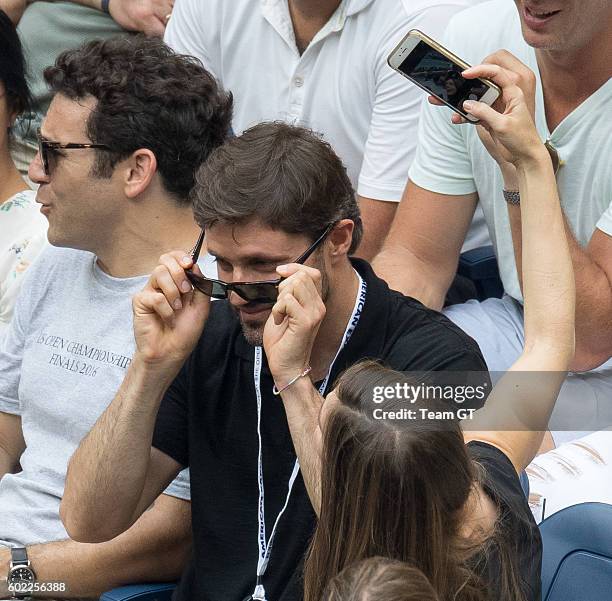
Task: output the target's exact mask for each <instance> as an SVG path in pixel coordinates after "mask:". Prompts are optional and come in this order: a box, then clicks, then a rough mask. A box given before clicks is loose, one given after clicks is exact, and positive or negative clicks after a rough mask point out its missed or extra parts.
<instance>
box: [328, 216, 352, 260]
mask: <svg viewBox="0 0 612 601" xmlns="http://www.w3.org/2000/svg"><path fill="white" fill-rule="evenodd" d="M354 229H355V223H354V222H353V220H352V219H342V220H340V221H339V222H338V223H337V224H336V225H335V227H334V229H333V230H332V231H331V232H330V234H329V238H328V240H329V242H330V245H329V246H330V250H331V260H332V262H334V261H336V260H340V259H344V258H345V257H346V255H347V254H348V251H349V249H350V248H351V244H352V242H353V230H354Z"/></svg>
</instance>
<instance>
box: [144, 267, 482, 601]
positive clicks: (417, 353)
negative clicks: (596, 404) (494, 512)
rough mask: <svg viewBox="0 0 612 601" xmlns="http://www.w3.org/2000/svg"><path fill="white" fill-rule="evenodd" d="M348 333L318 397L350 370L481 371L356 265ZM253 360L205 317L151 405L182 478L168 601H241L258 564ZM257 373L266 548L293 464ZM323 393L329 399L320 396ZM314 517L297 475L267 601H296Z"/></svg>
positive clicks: (427, 316)
mask: <svg viewBox="0 0 612 601" xmlns="http://www.w3.org/2000/svg"><path fill="white" fill-rule="evenodd" d="M352 262H353V266H354V267H355V268H356V269H357V271H358V272H359V273H360V275H361V276H362V278H363V279H364V280H365V282H366V283H367V295H366V300H365V303H364V306H363V310H362V313H361V317H360V319H359V322H358V324H357V326H356V328H355V330H354V332H353V334H352V336H351V338H350V340H349V342H348V344H347V345H346V346H345V347H344V349H343V350H342V351H341V352H340V354H339V356H338V358H337V359H336V362H335V364H334V368H333V371H332V374H331V377H330V380H329V382H330V385H329V386H331V385H332V383H333V382H334V380H335V379H336V378H337V376H338V375H339V374H340V373H341V372H342V371H344V369H346V368H347V367H349V366H351V365H353V364H354V363H356V362H357V361H359V360H360V359H365V358H376V359H381V360H383V362H384V363H385V364H387V365H389V366H390V367H392V368H394V369H398V370H418V371H421V370H422V371H427V370H450V371H483V370H486V365H485V362H484V360H483V358H482V355H481V353H480V349H479V348H478V346H477V344H476V343H475V342H474V340H472V339H471V338H470V337H469V336H467V334H465V333H464V332H463V331H462V330H460V329H459V328H458V327H456V326H455V325H454V324H453V323H451V322H450V321H449V320H448V319H447V318H446V317H444V316H443V315H441V314H440V313H437V312H435V311H431V310H429V309H427V308H426V307H424V306H423V305H422V304H421V303H419V302H418V301H416V300H414V299H412V298H408V297H405V296H403V295H402V294H400V293H398V292H395V291H391V290H389V288H388V286H387V285H386V284H385V282H384V281H382V280H381V279H379V278H378V277H376V275H375V274H374V272H373V271H372V269H371V267H370V266H369V265H368V264H367V263H366V262H364V261H360V260H353V261H352ZM253 367H254V350H253V347H252V346H250V345H249V344H248V343H247V342H246V340H245V339H244V337H243V335H242V333H241V329H240V324H239V321H238V319H237V318H236V317H235V315H234V313H233V311H232V310H231V308H230V307H229V305H228V303H227V302H226V301H217V302H214V303H212V306H211V312H210V315H209V318H208V321H207V323H206V326H205V328H204V332H203V333H202V337H201V338H200V341H199V343H198V344H197V346H196V348H195V349H194V351H193V353H192V355H191V356H190V358H189V359H188V360H187V362H186V363H185V365H184V366H183V369H182V370H181V372H180V373H179V375H178V376H177V378H176V380H175V381H174V382H173V384H172V385H171V386H170V388H169V389H168V391H167V392H166V394H165V396H164V399H163V401H162V404H161V407H160V410H159V415H158V419H157V424H156V428H155V433H154V437H153V445H154V446H155V447H157V448H158V449H159V450H161V451H163V452H164V453H166V454H167V455H169V456H170V457H172V458H174V459H175V460H176V461H178V462H179V463H180V464H181V465H183V466H189V468H190V470H191V502H192V521H193V537H194V541H193V557H192V560H191V563H190V565H189V566H188V568H187V570H186V572H185V573H184V574H183V577H182V579H181V583H180V585H179V588H178V590H177V593H176V594H175V599H177V600H180V601H192V600H194V599H197V600H198V601H242V600H243V599H244V598H245V597H246V596H247V595H250V594H251V593H252V592H253V589H254V586H255V575H256V567H257V558H258V499H259V488H258V478H257V466H258V462H257V457H258V439H257V401H256V396H255V387H254V381H253ZM273 385H274V382H273V380H272V377H271V375H270V371H269V369H268V366H267V363H266V361H265V356H264V363H263V366H262V370H261V394H262V414H261V436H262V441H263V444H262V448H263V450H262V456H263V460H262V461H263V476H264V484H265V521H266V536H267V537H269V535H270V532H271V531H272V527H273V524H274V521H275V520H276V517H277V515H278V513H279V512H280V510H281V508H282V506H283V504H284V502H285V498H286V494H287V486H288V482H289V477H290V475H291V471H292V469H293V465H294V462H295V459H296V455H295V451H294V449H293V444H292V440H291V435H290V432H289V426H288V424H287V419H286V415H285V411H284V407H283V404H282V401H281V400H280V398H279V397H276V396H273V395H272V387H273ZM328 389H329V387H328ZM314 526H315V515H314V513H313V509H312V506H311V504H310V501H309V499H308V495H307V493H306V489H305V486H304V482H303V480H302V477H301V474H299V475H298V477H297V479H296V481H295V484H294V487H293V490H292V493H291V497H290V500H289V504H288V506H287V509H286V511H285V513H284V515H283V516H282V518H281V521H280V523H279V526H278V528H277V532H276V535H275V540H274V545H273V550H272V554H271V558H270V562H269V565H268V569H267V571H266V573H265V575H264V577H263V583H264V586H265V588H266V592H267V598H268V600H269V601H297V600H299V599H301V598H302V587H301V582H300V580H301V578H300V572H301V570H300V567H299V566H300V563H301V560H302V558H303V555H304V552H305V550H306V548H307V546H308V543H309V540H310V538H311V536H312V533H313V530H314Z"/></svg>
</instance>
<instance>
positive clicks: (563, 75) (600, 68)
mask: <svg viewBox="0 0 612 601" xmlns="http://www.w3.org/2000/svg"><path fill="white" fill-rule="evenodd" d="M609 52H610V31H608V29H604V31H602V32H601V34H600V35H598V36H596V37H594V38H593V39H591V40H590V42H589V44H588V45H586V46H584V47H583V48H577V49H575V50H573V51H567V50H565V51H557V50H545V49H539V48H538V49H536V57H537V61H538V68H539V70H540V76H541V78H542V88H543V91H544V103H545V109H546V118H547V121H548V126H549V129H550V130H551V131H552V130H553V129H554V128H555V127H556V126H557V125H558V124H559V123H560V122H561V121H562V120H563V119H564V118H565V117H566V116H567V115H568V114H569V113H571V112H572V111H573V110H574V109H575V108H576V107H577V106H578V105H580V104H581V103H582V102H584V101H585V100H586V99H587V98H588V97H589V96H591V95H592V94H593V93H594V92H596V91H597V90H598V89H599V88H600V87H601V86H602V85H603V84H604V83H606V81H608V79H609V78H610V76H611V75H612V72H611V70H610V61H609Z"/></svg>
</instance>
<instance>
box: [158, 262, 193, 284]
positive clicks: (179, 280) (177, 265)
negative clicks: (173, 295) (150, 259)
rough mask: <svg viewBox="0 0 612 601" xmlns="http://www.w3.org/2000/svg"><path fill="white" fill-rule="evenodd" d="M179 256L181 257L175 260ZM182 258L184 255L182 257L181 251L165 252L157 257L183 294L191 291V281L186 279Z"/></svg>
mask: <svg viewBox="0 0 612 601" xmlns="http://www.w3.org/2000/svg"><path fill="white" fill-rule="evenodd" d="M179 256H180V257H181V258H180V259H178V260H177V258H178V257H179ZM184 258H186V257H183V256H182V255H181V253H176V254H165V255H162V256H161V257H160V258H159V264H160V265H163V266H164V267H165V268H166V269H167V270H168V273H169V274H170V276H171V277H172V279H173V280H174V283H175V284H176V287H177V289H178V290H180V292H182V293H183V294H185V293H186V292H190V291H191V282H190V281H189V280H188V279H187V276H186V275H185V269H184V267H183V259H184Z"/></svg>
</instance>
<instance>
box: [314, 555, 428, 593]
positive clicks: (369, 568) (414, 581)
mask: <svg viewBox="0 0 612 601" xmlns="http://www.w3.org/2000/svg"><path fill="white" fill-rule="evenodd" d="M378 600H380V601H440V599H439V597H438V595H437V594H436V591H434V589H433V587H432V586H431V584H430V583H429V580H427V578H426V577H425V574H423V572H421V570H419V569H417V568H415V567H413V566H411V565H408V564H407V563H404V562H402V561H397V560H393V559H387V558H385V557H370V558H369V559H364V560H363V561H360V562H358V563H356V564H354V565H351V566H349V567H348V568H344V570H342V572H340V574H338V575H337V576H336V577H335V578H334V579H333V580H332V581H331V582H330V583H329V584H328V585H327V588H326V589H325V592H324V593H323V597H322V600H321V601H378Z"/></svg>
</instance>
